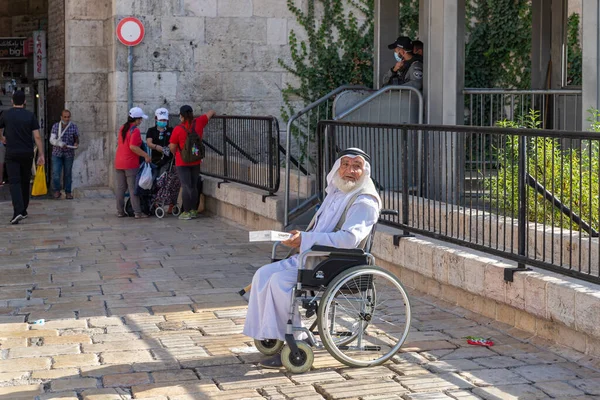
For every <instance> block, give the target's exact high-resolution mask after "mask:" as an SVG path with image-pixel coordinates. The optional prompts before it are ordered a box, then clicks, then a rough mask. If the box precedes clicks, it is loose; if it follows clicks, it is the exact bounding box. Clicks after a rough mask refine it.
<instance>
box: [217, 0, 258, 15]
mask: <svg viewBox="0 0 600 400" xmlns="http://www.w3.org/2000/svg"><path fill="white" fill-rule="evenodd" d="M217 16H219V17H238V18H239V17H251V16H252V0H217Z"/></svg>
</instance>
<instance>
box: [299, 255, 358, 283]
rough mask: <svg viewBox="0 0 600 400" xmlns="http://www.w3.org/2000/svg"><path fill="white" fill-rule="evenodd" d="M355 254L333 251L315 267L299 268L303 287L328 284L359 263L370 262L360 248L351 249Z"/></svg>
mask: <svg viewBox="0 0 600 400" xmlns="http://www.w3.org/2000/svg"><path fill="white" fill-rule="evenodd" d="M315 247H316V246H315ZM350 250H351V251H353V253H354V254H344V255H335V254H334V253H332V254H331V255H330V256H329V257H328V258H327V259H326V260H323V261H321V262H320V263H319V264H317V266H316V267H315V268H314V269H302V270H299V271H298V272H299V279H300V283H301V284H302V286H303V287H314V288H318V287H323V286H327V285H328V284H329V282H331V281H332V280H333V278H335V277H336V276H337V275H338V274H339V273H340V272H342V271H345V270H347V269H349V268H352V267H356V266H358V265H366V264H368V260H367V255H366V254H365V253H364V252H363V251H362V250H360V249H350Z"/></svg>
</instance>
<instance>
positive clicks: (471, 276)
mask: <svg viewBox="0 0 600 400" xmlns="http://www.w3.org/2000/svg"><path fill="white" fill-rule="evenodd" d="M485 266H486V264H485V263H483V262H482V261H481V260H479V259H477V258H466V259H465V262H464V271H465V275H464V286H463V287H464V289H465V290H468V291H469V292H471V293H474V294H478V295H482V294H483V291H484V277H485Z"/></svg>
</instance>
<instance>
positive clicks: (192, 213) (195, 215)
mask: <svg viewBox="0 0 600 400" xmlns="http://www.w3.org/2000/svg"><path fill="white" fill-rule="evenodd" d="M190 217H192V219H196V218H198V211H196V210H192V211H190Z"/></svg>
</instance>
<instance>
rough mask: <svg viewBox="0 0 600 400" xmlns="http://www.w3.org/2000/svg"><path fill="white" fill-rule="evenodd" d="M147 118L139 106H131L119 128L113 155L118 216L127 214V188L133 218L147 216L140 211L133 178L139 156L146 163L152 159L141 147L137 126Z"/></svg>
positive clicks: (138, 165)
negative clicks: (115, 150) (125, 120)
mask: <svg viewBox="0 0 600 400" xmlns="http://www.w3.org/2000/svg"><path fill="white" fill-rule="evenodd" d="M147 118H148V116H147V115H146V114H144V111H142V109H141V108H139V107H133V108H132V109H131V110H129V116H128V118H127V122H126V123H125V124H124V125H123V126H122V127H121V129H120V130H119V137H118V139H117V140H118V146H117V153H116V155H115V169H116V174H115V175H116V197H117V217H119V218H122V217H125V216H127V214H126V213H125V191H126V190H127V189H129V197H130V198H131V205H132V206H133V212H134V214H135V218H136V219H140V218H147V217H148V215H146V214H144V213H143V212H142V206H141V204H140V198H139V196H137V195H136V194H135V187H136V181H135V178H136V176H137V173H138V170H139V168H140V157H143V158H144V160H145V161H146V162H147V163H149V162H151V161H152V157H150V155H149V154H148V153H146V152H145V151H144V150H142V148H141V146H142V136H141V133H140V129H139V126H140V125H141V123H142V120H143V119H147Z"/></svg>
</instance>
